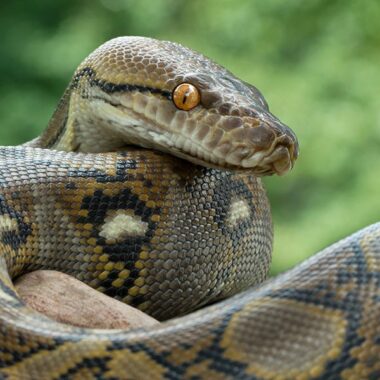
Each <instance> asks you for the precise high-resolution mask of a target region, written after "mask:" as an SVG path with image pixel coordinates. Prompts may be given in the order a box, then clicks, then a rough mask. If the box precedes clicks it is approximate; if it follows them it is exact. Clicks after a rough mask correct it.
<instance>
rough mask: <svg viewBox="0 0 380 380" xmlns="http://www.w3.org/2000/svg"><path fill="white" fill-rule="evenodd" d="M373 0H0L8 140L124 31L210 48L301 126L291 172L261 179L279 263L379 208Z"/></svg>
mask: <svg viewBox="0 0 380 380" xmlns="http://www.w3.org/2000/svg"><path fill="white" fill-rule="evenodd" d="M379 19H380V2H378V1H377V0H367V1H365V2H364V1H362V2H359V1H355V0H319V1H317V0H309V1H307V2H301V1H298V0H288V1H282V0H267V1H253V0H240V1H235V0H208V1H202V0H192V1H184V0H154V1H149V0H83V1H79V0H55V1H49V0H35V1H29V2H27V1H25V2H20V1H14V2H3V4H1V5H0V28H1V36H2V38H1V44H0V56H1V58H2V59H1V61H0V72H1V78H2V79H1V83H0V90H1V102H0V120H1V125H2V128H1V130H0V142H1V143H2V144H3V145H14V144H19V143H21V142H24V141H27V140H29V139H31V138H33V137H35V136H36V135H37V134H39V133H40V132H41V131H42V130H43V129H44V127H45V125H46V124H47V121H48V119H49V116H50V114H51V113H52V111H53V109H54V106H55V104H56V103H57V101H58V99H59V97H60V95H61V93H62V92H63V90H64V88H65V85H66V84H67V83H68V81H69V79H70V76H71V74H72V72H73V71H74V69H75V67H76V65H77V64H78V63H79V62H80V61H81V60H82V59H83V58H84V57H85V56H86V55H87V54H88V53H89V52H90V51H91V50H92V49H93V48H95V47H96V46H97V45H99V44H100V43H102V42H103V41H105V40H107V39H109V38H112V37H114V36H118V35H146V36H152V37H156V38H162V39H169V40H174V41H177V42H180V43H183V44H185V45H187V46H190V47H192V48H194V49H195V50H199V51H202V52H203V53H205V54H206V55H208V56H210V57H212V58H213V59H215V60H216V61H218V62H220V63H221V64H223V65H225V66H226V67H228V68H229V69H230V70H231V71H233V72H234V73H235V74H236V75H237V76H239V77H241V78H242V79H244V80H246V81H248V82H250V83H253V84H255V85H256V86H257V87H258V88H260V89H261V90H262V92H263V93H264V94H265V96H266V98H267V100H268V103H269V104H270V107H271V110H272V111H273V113H274V114H276V115H277V116H278V117H279V118H280V119H281V120H283V121H284V122H286V123H287V124H288V125H290V126H291V127H292V128H293V130H294V131H295V132H296V133H297V135H298V137H299V140H300V146H301V155H300V157H299V160H298V163H297V165H296V167H295V169H294V170H293V172H292V173H290V174H289V175H288V176H286V177H284V178H269V179H267V180H265V182H266V184H267V187H268V191H269V196H270V198H271V202H272V208H273V214H274V223H275V254H274V264H273V268H274V270H273V272H274V273H276V272H278V271H282V270H283V269H285V268H287V267H289V266H292V265H294V264H295V263H296V262H298V261H300V260H302V259H304V258H305V257H307V256H309V255H311V254H312V253H313V252H315V251H317V250H318V249H320V248H322V247H323V246H326V245H328V244H330V243H332V242H333V241H334V240H336V239H338V238H340V237H343V236H345V235H347V234H349V233H351V232H353V231H354V230H356V229H358V228H360V227H362V226H364V225H366V224H369V223H371V222H375V221H377V220H378V218H379V211H380V205H379V188H380V176H379V175H378V169H377V165H376V163H378V162H379V154H378V150H379V148H378V147H379V145H380V107H379V95H378V89H379V88H380V75H379V74H380V68H379V67H380V66H379V62H380V49H379V48H378V47H379V46H380V23H379V22H378V20H379Z"/></svg>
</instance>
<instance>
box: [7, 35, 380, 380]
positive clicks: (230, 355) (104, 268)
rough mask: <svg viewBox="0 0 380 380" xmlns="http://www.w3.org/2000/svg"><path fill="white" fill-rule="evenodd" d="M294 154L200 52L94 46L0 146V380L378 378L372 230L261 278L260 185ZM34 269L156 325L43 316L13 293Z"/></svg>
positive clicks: (379, 268)
mask: <svg viewBox="0 0 380 380" xmlns="http://www.w3.org/2000/svg"><path fill="white" fill-rule="evenodd" d="M137 146H138V147H137ZM297 155H298V143H297V138H296V136H295V135H294V133H293V132H292V131H291V130H290V129H289V128H288V127H286V126H285V125H283V124H282V123H281V122H280V121H279V120H278V119H277V118H276V117H275V116H273V115H272V114H271V113H270V112H269V108H268V105H267V103H266V101H265V100H264V98H263V96H262V95H261V93H260V92H259V91H258V90H257V89H256V88H255V87H253V86H251V85H249V84H247V83H245V82H243V81H241V80H239V79H238V78H236V77H235V76H234V75H232V74H231V73H230V72H229V71H227V70H226V69H224V68H223V67H222V66H219V65H218V64H216V63H214V62H212V61H211V60H209V59H208V58H206V57H204V56H203V55H201V54H199V53H196V52H194V51H192V50H190V49H187V48H185V47H182V46H181V45H179V44H175V43H171V42H166V41H158V40H154V39H149V38H142V37H121V38H116V39H113V40H111V41H109V42H107V43H105V44H104V45H102V46H101V47H100V48H98V49H97V50H95V51H94V52H93V53H92V54H90V55H89V56H88V57H87V58H86V59H85V60H84V62H83V63H82V64H81V65H80V66H79V67H78V69H77V70H76V72H75V74H74V76H73V78H72V80H71V82H70V84H69V86H68V88H67V90H66V91H65V93H64V95H63V97H62V100H61V102H60V103H59V105H58V107H57V110H56V112H55V113H54V115H53V117H52V119H51V121H50V123H49V125H48V127H47V129H46V130H45V132H44V133H43V134H42V135H41V136H40V137H38V138H37V139H35V140H33V141H31V142H29V143H26V144H24V145H21V146H17V147H1V148H0V185H1V191H0V232H1V240H0V249H1V251H0V252H1V255H0V378H1V379H61V380H63V379H193V380H196V379H254V380H267V379H273V380H307V379H326V380H327V379H330V380H338V379H342V380H353V379H359V380H364V379H368V380H376V379H380V323H379V321H380V224H375V225H372V226H369V227H367V228H365V229H363V230H361V231H359V232H357V233H355V234H354V235H352V236H350V237H348V238H346V239H344V240H342V241H340V242H338V243H336V244H334V245H332V246H330V247H328V248H327V249H325V250H323V251H322V252H320V253H318V254H316V255H315V256H313V257H312V258H310V259H309V260H307V261H305V262H304V263H302V264H300V265H299V266H297V267H295V268H294V269H292V270H290V271H289V272H287V273H285V274H282V275H280V276H279V277H277V278H275V279H270V280H267V281H264V280H265V278H266V275H267V271H268V268H269V264H270V258H271V249H272V222H271V215H270V208H269V203H268V200H267V197H266V193H265V190H264V189H263V186H262V184H261V180H260V176H262V175H269V174H273V173H277V174H284V173H286V172H287V171H288V170H289V169H290V168H291V167H292V166H293V164H294V161H295V159H296V158H297ZM37 269H54V270H59V271H62V272H66V273H68V274H71V275H73V276H75V277H76V278H78V279H80V280H82V281H84V282H85V283H87V284H89V285H90V286H92V287H94V288H95V289H98V290H99V291H101V292H103V293H105V294H107V295H109V296H112V297H114V298H116V299H118V300H121V301H123V302H127V303H129V304H131V305H133V306H135V307H137V308H139V309H141V310H143V311H145V312H147V313H148V314H150V315H152V316H154V317H156V318H158V319H160V320H162V321H164V322H163V323H162V324H160V325H158V326H154V327H149V328H145V329H137V330H130V331H123V330H92V329H82V328H77V327H72V326H68V325H64V324H60V323H57V322H55V321H52V320H50V319H48V318H47V317H45V316H43V315H40V314H38V313H37V312H35V311H33V310H31V309H30V308H28V307H27V306H26V305H25V304H24V303H23V302H22V300H20V298H19V296H18V295H17V292H16V291H15V289H14V287H13V284H12V279H14V278H16V277H18V276H20V275H21V274H23V273H26V272H30V271H33V270H37Z"/></svg>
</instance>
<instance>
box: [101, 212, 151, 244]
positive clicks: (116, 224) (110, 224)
mask: <svg viewBox="0 0 380 380" xmlns="http://www.w3.org/2000/svg"><path fill="white" fill-rule="evenodd" d="M147 230H148V223H146V222H143V221H142V220H141V217H140V216H137V215H129V214H127V212H126V211H118V212H117V213H116V214H113V215H111V216H108V217H107V218H106V219H105V223H104V224H103V226H102V229H101V230H100V232H99V235H100V236H102V237H104V238H105V239H108V240H116V241H120V240H124V239H125V238H126V237H128V236H144V235H145V233H146V231H147Z"/></svg>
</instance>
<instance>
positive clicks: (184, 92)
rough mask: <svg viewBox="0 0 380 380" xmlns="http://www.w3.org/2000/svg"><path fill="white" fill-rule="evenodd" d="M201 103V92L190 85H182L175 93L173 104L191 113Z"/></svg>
mask: <svg viewBox="0 0 380 380" xmlns="http://www.w3.org/2000/svg"><path fill="white" fill-rule="evenodd" d="M200 101H201V95H200V93H199V90H198V89H197V88H196V87H195V86H193V85H192V84H190V83H182V84H180V85H178V86H177V87H176V88H175V89H174V91H173V102H174V104H175V106H176V107H177V108H179V109H180V110H183V111H190V110H192V109H193V108H194V107H196V106H197V105H198V104H199V103H200Z"/></svg>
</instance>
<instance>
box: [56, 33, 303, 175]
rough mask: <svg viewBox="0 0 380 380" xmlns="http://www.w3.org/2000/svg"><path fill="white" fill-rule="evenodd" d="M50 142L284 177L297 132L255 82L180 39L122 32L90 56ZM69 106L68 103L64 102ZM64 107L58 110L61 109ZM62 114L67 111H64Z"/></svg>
mask: <svg viewBox="0 0 380 380" xmlns="http://www.w3.org/2000/svg"><path fill="white" fill-rule="evenodd" d="M66 97H67V98H68V99H67V102H66V103H67V105H66V109H67V111H66V112H62V110H61V111H60V114H65V116H64V120H65V121H64V122H62V119H63V118H61V119H59V118H58V117H57V116H56V117H55V118H54V117H53V119H52V122H51V126H50V128H53V127H55V126H56V123H57V120H61V124H62V123H63V125H64V127H63V129H64V130H63V132H61V133H60V134H59V136H58V137H56V138H55V141H54V142H53V143H51V144H50V145H51V146H50V147H53V148H56V149H62V150H72V149H73V147H74V148H75V150H77V151H83V152H103V151H110V150H115V149H120V148H122V147H125V146H126V145H130V144H133V145H139V146H142V147H145V148H153V149H157V150H160V151H163V152H168V153H170V154H173V155H175V156H178V157H180V158H183V159H185V160H188V161H191V162H193V163H196V164H200V165H203V166H206V167H216V168H219V169H233V170H250V171H252V172H253V173H255V174H257V175H268V174H273V173H277V174H284V173H286V172H287V171H288V170H289V169H291V168H292V166H293V164H294V162H295V160H296V158H297V156H298V142H297V138H296V136H295V134H294V133H293V132H292V131H291V129H289V128H288V127H287V126H286V125H284V124H283V123H281V122H280V121H279V120H278V119H277V118H276V117H275V116H273V115H272V114H271V113H270V112H269V109H268V105H267V103H266V101H265V99H264V97H263V96H262V94H261V93H260V92H259V90H258V89H256V88H255V87H254V86H251V85H249V84H247V83H245V82H243V81H241V80H239V79H238V78H237V77H235V76H234V75H233V74H232V73H230V72H229V71H227V70H226V69H225V68H223V67H222V66H220V65H218V64H216V63H215V62H213V61H211V60H210V59H208V58H207V57H205V56H203V55H202V54H199V53H197V52H195V51H193V50H190V49H188V48H186V47H183V46H181V45H179V44H176V43H172V42H168V41H158V40H154V39H150V38H143V37H120V38H116V39H113V40H111V41H108V42H107V43H105V44H104V45H102V46H100V47H99V48H98V49H96V50H95V51H94V52H93V53H92V54H90V55H89V56H88V57H87V58H86V59H85V60H84V62H83V63H82V64H81V65H80V66H79V68H78V69H77V71H76V73H75V75H74V77H73V80H72V82H71V85H70V87H69V89H68V91H67V92H66ZM64 103H65V102H64ZM57 112H58V111H57ZM60 114H59V115H60Z"/></svg>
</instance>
